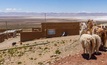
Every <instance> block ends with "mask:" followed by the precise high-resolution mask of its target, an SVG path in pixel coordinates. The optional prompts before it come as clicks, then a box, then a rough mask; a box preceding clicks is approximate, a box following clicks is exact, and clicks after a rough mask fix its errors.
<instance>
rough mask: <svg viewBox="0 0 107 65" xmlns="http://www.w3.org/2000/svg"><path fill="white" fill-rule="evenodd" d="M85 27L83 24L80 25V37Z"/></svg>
mask: <svg viewBox="0 0 107 65" xmlns="http://www.w3.org/2000/svg"><path fill="white" fill-rule="evenodd" d="M86 29H87V25H86V24H85V23H81V24H80V36H81V35H82V34H84V33H85V31H86Z"/></svg>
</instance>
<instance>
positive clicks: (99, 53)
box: [94, 52, 102, 55]
mask: <svg viewBox="0 0 107 65" xmlns="http://www.w3.org/2000/svg"><path fill="white" fill-rule="evenodd" d="M94 55H102V53H101V52H97V53H96V52H95V53H94Z"/></svg>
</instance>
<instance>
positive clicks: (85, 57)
mask: <svg viewBox="0 0 107 65" xmlns="http://www.w3.org/2000/svg"><path fill="white" fill-rule="evenodd" d="M82 57H83V58H84V59H86V60H90V59H92V60H97V57H96V56H95V55H94V54H92V56H91V58H90V59H89V54H82Z"/></svg>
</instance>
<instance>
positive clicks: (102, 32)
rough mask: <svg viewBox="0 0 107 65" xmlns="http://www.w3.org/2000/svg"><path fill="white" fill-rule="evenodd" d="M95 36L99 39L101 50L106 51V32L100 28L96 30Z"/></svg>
mask: <svg viewBox="0 0 107 65" xmlns="http://www.w3.org/2000/svg"><path fill="white" fill-rule="evenodd" d="M96 34H98V35H99V36H100V37H101V42H102V44H101V45H102V49H103V50H104V51H107V43H106V41H107V34H106V31H105V30H104V29H102V28H98V29H97V30H96Z"/></svg>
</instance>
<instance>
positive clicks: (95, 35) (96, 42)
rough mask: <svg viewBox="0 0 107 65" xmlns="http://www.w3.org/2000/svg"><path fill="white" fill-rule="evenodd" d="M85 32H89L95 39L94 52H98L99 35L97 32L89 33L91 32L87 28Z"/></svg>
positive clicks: (99, 44)
mask: <svg viewBox="0 0 107 65" xmlns="http://www.w3.org/2000/svg"><path fill="white" fill-rule="evenodd" d="M87 34H90V35H92V37H93V38H94V40H95V52H96V53H98V52H99V48H100V46H101V38H100V36H99V35H97V34H93V33H92V34H91V32H90V31H89V30H87Z"/></svg>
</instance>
